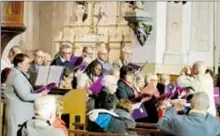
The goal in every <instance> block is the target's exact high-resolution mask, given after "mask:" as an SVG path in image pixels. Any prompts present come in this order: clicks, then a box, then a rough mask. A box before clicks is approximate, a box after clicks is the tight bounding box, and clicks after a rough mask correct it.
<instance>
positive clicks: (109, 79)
mask: <svg viewBox="0 0 220 136" xmlns="http://www.w3.org/2000/svg"><path fill="white" fill-rule="evenodd" d="M101 86H102V87H101V91H100V93H99V94H97V95H96V97H95V108H96V109H97V108H100V107H101V99H102V97H106V95H108V94H112V95H115V92H116V89H117V87H118V85H117V80H116V78H115V76H113V75H106V76H104V79H103V81H102V84H101Z"/></svg>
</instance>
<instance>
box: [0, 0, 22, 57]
mask: <svg viewBox="0 0 220 136" xmlns="http://www.w3.org/2000/svg"><path fill="white" fill-rule="evenodd" d="M23 10H24V2H21V1H16V2H15V1H14V2H12V1H11V2H5V1H4V2H1V15H2V16H1V54H2V53H3V51H4V49H5V47H6V45H7V44H8V43H9V41H10V40H11V39H12V38H14V37H15V36H16V35H18V34H20V33H22V32H24V31H25V26H24V24H23V12H24V11H23Z"/></svg>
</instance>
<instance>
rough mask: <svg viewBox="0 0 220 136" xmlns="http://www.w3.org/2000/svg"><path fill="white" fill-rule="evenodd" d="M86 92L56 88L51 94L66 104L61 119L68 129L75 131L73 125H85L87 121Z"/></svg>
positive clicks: (83, 90)
mask: <svg viewBox="0 0 220 136" xmlns="http://www.w3.org/2000/svg"><path fill="white" fill-rule="evenodd" d="M86 92H87V91H86V90H85V89H60V88H54V89H52V91H51V92H50V93H49V94H50V95H55V96H57V97H60V98H61V100H62V101H63V103H64V107H63V114H62V116H61V119H62V120H63V121H64V122H65V123H66V127H67V128H68V129H71V130H73V129H75V128H74V126H73V125H72V123H85V121H86Z"/></svg>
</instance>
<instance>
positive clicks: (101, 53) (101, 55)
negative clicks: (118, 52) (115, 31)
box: [97, 48, 108, 62]
mask: <svg viewBox="0 0 220 136" xmlns="http://www.w3.org/2000/svg"><path fill="white" fill-rule="evenodd" d="M97 57H98V59H99V60H101V61H104V62H105V61H107V59H108V50H107V49H106V48H99V49H98V52H97Z"/></svg>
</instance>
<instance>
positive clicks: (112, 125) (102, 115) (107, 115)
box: [87, 94, 127, 134]
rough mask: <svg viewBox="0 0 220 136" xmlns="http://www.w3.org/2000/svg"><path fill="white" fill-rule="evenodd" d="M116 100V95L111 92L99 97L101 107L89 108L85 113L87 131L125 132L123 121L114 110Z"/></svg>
mask: <svg viewBox="0 0 220 136" xmlns="http://www.w3.org/2000/svg"><path fill="white" fill-rule="evenodd" d="M116 101H117V97H116V96H115V95H113V94H107V95H106V96H105V97H101V100H100V104H101V105H100V106H101V109H94V110H91V111H90V112H89V113H88V114H87V115H88V123H87V130H88V131H93V132H106V133H117V134H127V131H126V126H125V123H124V121H122V120H121V119H120V117H119V115H117V114H116V113H115V112H114V109H115V105H116Z"/></svg>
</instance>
